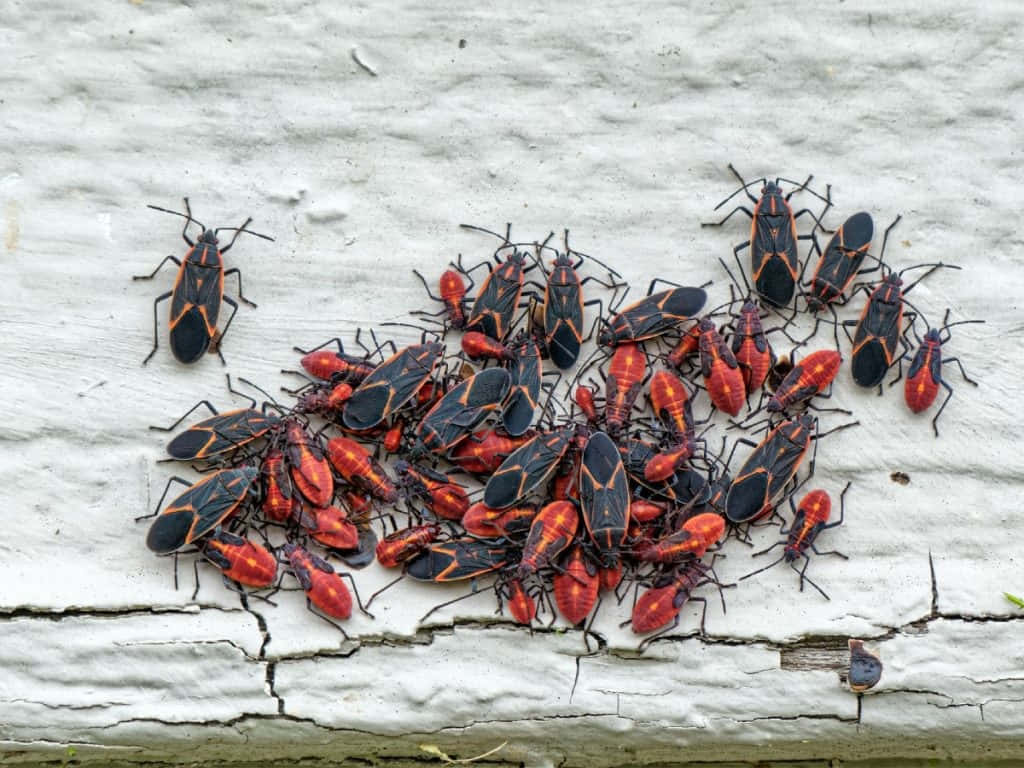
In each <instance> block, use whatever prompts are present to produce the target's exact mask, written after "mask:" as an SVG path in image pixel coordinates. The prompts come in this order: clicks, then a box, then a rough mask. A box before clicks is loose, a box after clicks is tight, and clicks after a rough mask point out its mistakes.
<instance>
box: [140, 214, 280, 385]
mask: <svg viewBox="0 0 1024 768" xmlns="http://www.w3.org/2000/svg"><path fill="white" fill-rule="evenodd" d="M184 199H185V213H181V212H179V211H172V210H169V209H167V208H159V207H157V206H155V205H150V206H148V207H149V208H152V209H153V210H155V211H162V212H163V213H171V214H174V215H175V216H181V217H183V218H184V219H185V228H184V229H183V230H182V231H181V236H182V238H183V239H184V240H185V242H186V243H188V246H189V251H188V253H187V254H186V256H185V260H184V261H181V260H180V259H178V258H177V257H175V256H167V257H165V258H164V260H163V261H161V262H160V263H159V264H158V265H157V268H156V269H154V270H153V271H152V272H151V273H150V274H148V275H135V276H134V277H133V278H132V279H133V280H151V279H153V278H154V277H155V276H156V274H157V272H159V271H160V269H161V268H162V267H163V265H164V264H166V263H167V262H168V261H171V262H174V263H175V264H177V265H178V277H177V278H176V279H175V281H174V288H173V289H172V290H170V291H168V292H167V293H163V294H161V295H160V296H158V297H157V298H156V300H155V301H154V302H153V349H152V350H151V351H150V353H149V354H148V355H146V359H145V360H143V361H142V364H143V365H145V364H146V363H148V362H149V360H150V358H151V357H153V355H154V354H156V350H157V347H158V346H159V343H160V342H159V331H158V327H159V323H158V320H157V306H158V305H159V304H160V302H162V301H166V300H167V299H171V313H170V344H171V352H172V353H173V354H174V357H175V358H176V359H177V360H178V361H179V362H182V363H194V362H196V361H197V360H199V358H201V357H202V356H203V355H204V354H205V353H206V351H207V350H208V349H209V348H210V346H211V344H212V345H213V348H214V349H215V351H216V352H217V354H218V355H219V356H220V359H221V362H224V355H223V354H221V351H220V346H221V341H222V340H223V338H224V336H225V335H226V334H227V332H228V328H230V327H231V321H232V320H233V319H234V317H235V313H236V312H237V311H238V304H237V303H236V302H235V301H234V299H232V298H231V297H230V296H225V295H224V278H225V277H227V276H229V275H237V276H238V298H240V299H241V300H242V301H244V302H245V303H246V304H248V305H250V306H252V307H255V306H256V305H255V304H253V303H252V302H251V301H249V299H247V298H246V297H245V296H244V295H243V294H242V273H241V272H240V271H239V270H238V268H237V267H233V268H231V269H228V270H225V269H224V259H223V256H224V254H225V253H227V252H228V251H229V250H231V247H232V246H233V245H234V244H235V240H237V239H238V236H239V235H240V234H241V233H242V232H245V233H247V234H250V235H255V236H256V237H260V238H263V239H264V240H270V241H271V242H273V240H274V238H272V237H269V236H268V235H261V234H259V233H258V232H253V231H252V230H250V229H246V227H248V226H249V223H250V222H251V221H252V218H251V217H250V218H247V219H246V220H245V221H244V222H243V223H242V226H240V227H218V228H217V229H207V228H206V227H205V226H204V225H203V224H202V223H200V222H199V221H198V220H197V219H195V218H193V217H192V209H191V207H190V206H189V202H188V198H187V197H186V198H184ZM192 222H195V223H196V224H198V225H199V228H200V229H202V230H203V233H202V235H200V237H199V240H198V241H197V242H192V240H191V239H190V238H189V236H188V227H189V224H191V223H192ZM225 230H227V231H233V232H234V233H235V236H234V237H232V238H231V242H230V243H228V244H227V245H225V246H224V247H223V248H221V247H220V246H219V241H218V240H217V233H218V232H223V231H225ZM222 301H223V302H224V303H226V304H228V305H230V306H231V307H232V308H233V311H232V312H231V316H230V317H228V321H227V323H225V324H224V330H218V328H217V321H218V320H219V318H220V305H221V302H222Z"/></svg>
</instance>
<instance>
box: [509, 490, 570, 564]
mask: <svg viewBox="0 0 1024 768" xmlns="http://www.w3.org/2000/svg"><path fill="white" fill-rule="evenodd" d="M579 526H580V513H579V509H578V508H577V506H576V503H575V502H572V501H552V502H550V503H548V504H546V505H544V507H542V508H541V510H540V512H538V513H537V514H536V516H535V517H534V518H533V521H532V522H531V523H530V533H529V534H528V535H527V537H526V543H525V544H523V552H522V556H521V557H520V559H519V564H518V565H517V566H516V569H515V575H516V578H518V579H525V578H526V577H527V576H529V575H530V574H531V573H536V572H537V571H539V570H540V569H541V568H545V567H547V566H549V565H551V564H552V563H554V562H555V559H556V558H557V557H558V555H559V554H561V553H562V551H563V550H564V549H566V548H567V547H568V546H569V545H570V544H572V542H573V540H574V539H575V538H576V531H577V530H578V529H579Z"/></svg>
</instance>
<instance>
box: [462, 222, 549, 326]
mask: <svg viewBox="0 0 1024 768" xmlns="http://www.w3.org/2000/svg"><path fill="white" fill-rule="evenodd" d="M461 226H462V227H463V228H464V229H472V230H475V231H477V232H486V233H487V234H489V235H494V236H495V237H498V238H501V239H502V240H503V241H504V243H503V245H501V246H500V247H499V248H498V250H497V251H496V252H495V254H494V260H495V261H496V262H497V264H498V266H497V267H495V268H494V269H493V270H492V271H491V273H490V274H489V275H487V277H486V278H484V281H483V282H482V283H481V284H480V290H479V291H478V292H477V296H476V299H475V300H474V302H473V308H472V309H471V310H470V312H469V317H467V318H466V326H465V329H466V330H467V331H480V332H481V333H484V334H486V335H488V336H490V337H491V338H492V339H497V340H499V341H501V340H502V339H504V338H505V337H506V336H507V335H508V333H509V331H511V330H512V319H513V317H514V316H515V313H516V310H517V309H518V308H519V299H520V297H521V296H522V293H523V275H524V274H525V273H526V272H528V271H529V270H530V269H532V268H533V267H527V266H526V253H525V252H523V251H520V250H519V249H518V247H517V245H516V244H515V243H513V242H512V241H511V240H510V239H509V235H510V233H511V231H512V225H511V224H509V225H508V228H507V229H506V231H505V236H504V237H502V236H501V235H499V234H497V233H496V232H491V231H490V230H488V229H484V228H482V227H476V226H473V225H470V224H462V225H461ZM508 249H511V253H509V254H508V255H507V256H506V257H505V260H504V261H502V260H501V257H500V254H501V252H502V251H507V250H508ZM485 263H487V262H485ZM487 264H488V266H490V264H489V263H487ZM473 269H475V267H474V268H473ZM469 271H470V272H471V271H472V269H470V270H469Z"/></svg>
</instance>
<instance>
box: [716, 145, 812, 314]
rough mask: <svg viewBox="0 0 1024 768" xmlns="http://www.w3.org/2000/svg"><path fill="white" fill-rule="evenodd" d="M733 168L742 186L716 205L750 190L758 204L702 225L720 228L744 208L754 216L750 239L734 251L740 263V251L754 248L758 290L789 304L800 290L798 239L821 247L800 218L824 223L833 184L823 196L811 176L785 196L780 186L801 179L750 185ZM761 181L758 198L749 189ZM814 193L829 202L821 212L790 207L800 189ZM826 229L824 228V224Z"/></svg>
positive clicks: (753, 270) (766, 297)
mask: <svg viewBox="0 0 1024 768" xmlns="http://www.w3.org/2000/svg"><path fill="white" fill-rule="evenodd" d="M729 170H730V171H732V173H733V175H734V176H735V177H736V178H737V179H738V180H739V182H740V184H741V186H740V188H739V189H738V190H736V191H735V192H733V193H732V194H731V195H729V197H727V198H725V200H723V201H722V202H720V203H719V204H718V205H716V206H715V210H716V211H717V210H718V209H719V208H721V207H722V206H723V205H725V204H726V203H727V202H729V200H731V199H732V198H733V197H734V196H736V195H737V194H739V193H740V192H744V193H746V195H747V197H748V198H749V199H750V201H751V202H752V203H754V210H753V211H751V210H750V209H749V208H747V207H746V206H743V205H740V206H737V207H736V208H734V209H733V210H732V211H730V212H729V214H728V215H726V216H725V218H723V219H722V220H721V221H716V222H703V223H702V224H701V226H704V227H708V226H714V227H718V226H721V225H722V224H725V222H727V221H728V220H729V219H730V218H731V217H732V215H733V214H734V213H736V212H737V211H743V212H744V213H745V214H747V215H748V216H749V217H750V219H751V223H750V239H749V240H747V241H746V242H743V243H740V244H739V245H738V246H736V247H735V248H734V249H733V254H734V255H735V257H736V261H737V263H739V252H740V251H741V250H743V249H744V248H747V247H749V248H750V260H751V266H750V274H751V277H752V280H753V283H754V288H755V289H756V290H757V293H758V295H760V296H761V297H762V298H763V299H764V300H765V301H767V302H769V303H770V304H774V305H775V306H777V307H785V306H788V305H789V302H790V301H791V300H792V299H793V292H794V290H795V289H796V285H797V281H798V280H799V278H800V271H801V270H800V258H799V255H798V254H797V242H798V241H800V240H811V241H812V242H814V245H815V248H817V239H816V238H815V236H814V231H813V230H812V231H811V233H810V234H809V235H798V234H797V231H796V220H797V219H798V218H799V217H800V216H803V215H804V214H807V215H809V216H810V217H811V218H812V219H814V221H815V224H816V225H817V226H822V225H821V217H822V216H824V215H825V213H826V212H827V211H828V209H829V208H830V207H831V206H832V200H831V187H826V196H825V197H822V196H821V195H819V194H818V193H817V192H814V191H813V190H810V189H808V188H807V185H808V184H809V183H810V181H811V179H812V178H813V176H808V177H807V181H805V182H804V183H803V184H800V185H799V186H795V188H794V189H793V190H792V191H791V192H790V193H789V194H787V195H783V193H782V189H781V187H780V186H779V185H780V183H781V182H783V181H785V182H787V183H790V184H794V185H796V184H797V182H794V181H790V180H789V179H782V178H777V179H776V180H775V181H774V182H771V181H768V180H767V179H766V178H761V179H757V180H755V181H753V182H750V183H749V184H748V183H747V182H745V181H744V180H743V177H742V176H740V174H739V172H738V171H737V170H736V169H735V168H733V166H732V164H731V163H730V164H729ZM757 183H761V184H762V185H763V186H762V188H761V197H760V198H756V197H754V196H753V195H752V194H750V192H749V190H748V189H747V188H748V187H749V186H750V185H751V184H757ZM803 191H806V192H810V193H811V194H812V195H814V196H815V197H817V198H818V199H819V200H822V201H823V202H824V203H825V208H824V210H823V211H822V212H821V214H820V215H817V216H816V215H815V214H814V213H813V212H812V211H811V210H810V209H809V208H804V209H802V210H800V211H797V212H796V213H793V209H792V208H790V206H789V200H790V198H791V197H792V196H793V195H794V194H796V193H797V192H803ZM822 228H824V227H822Z"/></svg>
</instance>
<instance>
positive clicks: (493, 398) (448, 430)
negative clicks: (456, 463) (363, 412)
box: [410, 368, 512, 458]
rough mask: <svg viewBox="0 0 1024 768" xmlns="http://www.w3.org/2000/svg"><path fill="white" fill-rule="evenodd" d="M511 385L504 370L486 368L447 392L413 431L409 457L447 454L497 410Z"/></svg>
mask: <svg viewBox="0 0 1024 768" xmlns="http://www.w3.org/2000/svg"><path fill="white" fill-rule="evenodd" d="M511 385H512V376H511V374H509V372H508V371H506V370H505V369H504V368H488V369H487V370H486V371H480V372H479V373H477V374H474V375H473V376H470V377H469V378H468V379H466V380H465V381H463V382H462V383H460V384H459V385H458V386H457V387H455V388H453V389H451V390H449V391H448V392H447V393H445V395H444V397H442V398H441V399H440V400H438V401H437V403H436V404H435V405H434V407H433V408H431V409H430V410H429V411H428V412H427V415H426V416H424V417H423V419H422V420H421V421H420V423H419V426H417V427H416V444H415V445H414V446H413V447H412V450H411V451H410V456H412V457H413V458H417V457H419V456H422V455H423V454H425V453H427V452H428V451H429V452H430V453H435V454H445V453H447V452H448V451H450V450H451V449H452V448H454V447H455V445H457V444H458V443H459V442H461V441H462V440H465V439H466V438H467V437H468V436H469V433H470V432H472V431H473V429H474V428H475V427H476V426H477V425H478V424H479V423H480V422H481V421H483V420H484V419H485V418H487V415H488V414H489V413H491V412H492V411H495V410H497V409H498V408H499V407H500V406H501V403H502V402H503V401H504V400H505V397H506V396H507V395H508V392H509V388H510V387H511Z"/></svg>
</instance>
